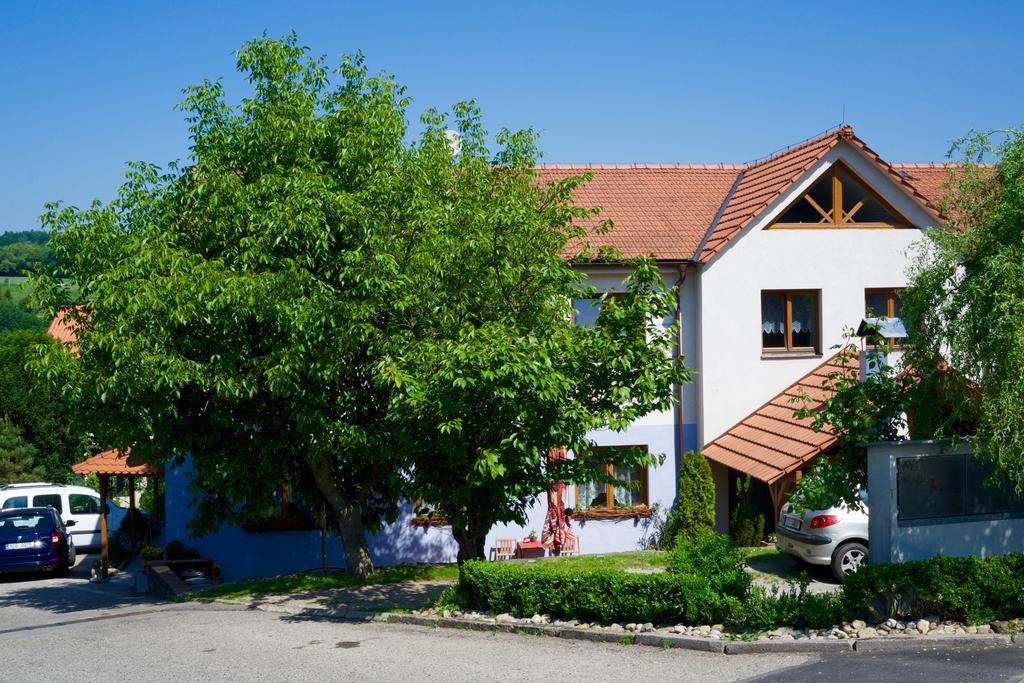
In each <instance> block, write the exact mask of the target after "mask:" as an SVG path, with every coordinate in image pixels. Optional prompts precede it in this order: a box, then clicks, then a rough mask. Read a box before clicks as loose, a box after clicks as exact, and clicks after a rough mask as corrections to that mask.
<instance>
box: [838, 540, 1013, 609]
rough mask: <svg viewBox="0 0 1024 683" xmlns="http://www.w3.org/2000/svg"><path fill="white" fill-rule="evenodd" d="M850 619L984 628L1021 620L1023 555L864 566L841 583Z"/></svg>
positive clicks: (941, 559) (952, 558) (948, 558)
mask: <svg viewBox="0 0 1024 683" xmlns="http://www.w3.org/2000/svg"><path fill="white" fill-rule="evenodd" d="M843 598H844V601H845V603H846V608H847V609H848V610H849V612H850V614H852V615H857V616H862V617H873V618H878V619H885V618H888V617H896V618H908V617H912V618H921V617H924V616H927V615H932V614H935V615H938V616H940V617H942V618H943V619H958V620H966V621H967V622H969V623H988V622H990V621H992V620H993V619H1011V618H1014V617H1021V616H1024V554H1020V553H1014V554H1010V555H1004V556H999V557H986V558H984V559H982V558H977V557H936V558H933V559H931V560H924V561H915V562H905V563H903V564H868V565H865V566H863V567H861V568H860V569H859V570H858V571H857V572H855V573H853V574H850V575H848V576H846V578H845V579H844V580H843Z"/></svg>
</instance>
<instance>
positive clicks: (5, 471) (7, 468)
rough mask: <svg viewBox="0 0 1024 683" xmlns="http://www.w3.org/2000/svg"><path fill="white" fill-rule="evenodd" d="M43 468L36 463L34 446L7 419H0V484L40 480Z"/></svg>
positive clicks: (42, 476) (43, 474) (42, 475)
mask: <svg viewBox="0 0 1024 683" xmlns="http://www.w3.org/2000/svg"><path fill="white" fill-rule="evenodd" d="M44 478H45V473H44V471H43V468H42V467H41V466H40V465H38V464H37V463H36V449H35V447H34V446H33V445H32V444H30V443H28V442H27V441H25V439H24V438H23V437H22V435H21V431H20V430H19V429H18V427H17V426H15V425H14V424H12V423H11V422H10V421H9V420H6V419H4V420H3V421H0V484H16V483H18V482H28V481H41V480H42V479H44Z"/></svg>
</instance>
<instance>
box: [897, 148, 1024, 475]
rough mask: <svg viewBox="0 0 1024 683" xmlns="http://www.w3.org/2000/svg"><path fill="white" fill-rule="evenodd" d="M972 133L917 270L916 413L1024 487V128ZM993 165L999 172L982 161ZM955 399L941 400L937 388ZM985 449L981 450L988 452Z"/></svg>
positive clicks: (911, 309) (933, 431)
mask: <svg viewBox="0 0 1024 683" xmlns="http://www.w3.org/2000/svg"><path fill="white" fill-rule="evenodd" d="M1000 135H1002V136H1003V137H1002V140H1001V141H999V142H997V141H996V140H994V139H993V138H994V136H993V135H989V134H978V133H972V134H971V135H969V136H967V137H965V138H963V139H962V140H960V141H958V142H957V143H956V144H955V145H954V148H953V150H952V152H951V153H958V154H961V155H962V158H963V159H962V164H960V165H959V166H957V167H955V168H953V169H951V171H950V178H949V182H948V186H949V192H948V195H947V197H946V200H945V203H944V206H943V215H944V218H945V224H944V225H943V226H941V227H939V228H937V229H935V230H933V231H931V233H930V237H931V239H930V240H929V241H928V242H927V243H925V244H923V245H922V247H921V249H920V252H919V254H918V258H917V260H916V262H915V264H914V267H913V269H912V271H911V287H910V288H909V289H908V290H907V291H906V292H905V294H904V299H903V301H904V316H905V317H907V318H908V319H909V320H911V322H912V326H913V342H914V343H913V344H912V345H911V347H910V349H909V350H908V354H907V360H908V363H909V364H911V365H912V366H913V367H914V368H915V372H916V373H917V375H918V377H919V381H920V384H919V387H918V390H917V391H916V395H917V396H918V397H920V398H921V400H920V401H918V402H917V403H918V405H917V407H919V408H920V407H927V406H928V404H929V399H931V401H930V402H931V405H932V406H933V410H931V411H929V412H927V413H925V415H926V416H927V417H928V418H929V424H928V425H927V426H928V428H929V432H930V433H927V434H924V436H936V437H961V436H974V437H976V438H977V439H978V445H979V449H978V450H979V452H984V453H986V454H988V455H989V456H990V457H992V458H993V459H994V460H995V461H996V462H997V463H998V464H999V465H1000V466H1001V468H1002V470H1003V472H1004V473H1006V474H1007V475H1009V477H1010V478H1011V480H1012V481H1014V482H1015V483H1016V484H1017V485H1018V487H1021V486H1024V385H1022V383H1021V381H1020V378H1021V376H1022V375H1024V239H1022V238H1024V132H1022V131H1021V130H1011V131H1001V132H1000ZM990 159H991V160H994V161H995V162H996V163H995V166H991V165H987V164H984V163H982V162H983V161H987V160H990ZM937 390H941V391H943V392H944V393H945V394H946V395H948V399H947V400H945V401H942V402H938V403H937V402H936V401H935V400H934V396H935V395H936V391H937ZM982 445H983V446H984V447H983V448H981V446H982Z"/></svg>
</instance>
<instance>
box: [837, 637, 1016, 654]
mask: <svg viewBox="0 0 1024 683" xmlns="http://www.w3.org/2000/svg"><path fill="white" fill-rule="evenodd" d="M1012 642H1013V641H1012V640H1011V638H1010V636H1001V635H998V634H995V633H993V634H991V635H978V636H944V635H943V636H940V635H935V636H916V637H915V636H906V637H903V638H900V637H892V636H890V637H888V638H864V639H863V640H862V639H857V641H856V643H855V644H854V646H853V649H854V650H856V651H857V652H893V651H895V650H900V651H903V652H907V651H911V650H927V649H932V648H936V647H941V648H954V647H955V648H965V647H995V646H1000V645H1010V644H1011V643H1012Z"/></svg>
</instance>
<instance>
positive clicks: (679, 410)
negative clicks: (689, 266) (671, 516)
mask: <svg viewBox="0 0 1024 683" xmlns="http://www.w3.org/2000/svg"><path fill="white" fill-rule="evenodd" d="M676 267H677V268H678V269H679V279H678V280H676V348H675V353H676V358H677V359H679V360H682V358H683V285H684V284H685V283H686V264H683V263H680V264H679V265H677V266H676ZM675 419H676V481H679V476H680V475H681V474H682V471H683V443H684V441H683V383H682V382H676V405H675ZM677 496H678V492H677Z"/></svg>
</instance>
